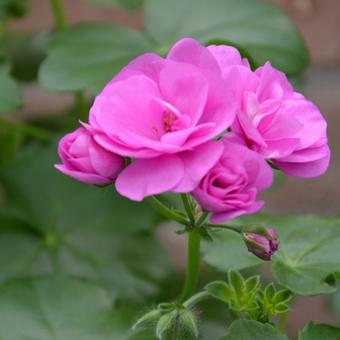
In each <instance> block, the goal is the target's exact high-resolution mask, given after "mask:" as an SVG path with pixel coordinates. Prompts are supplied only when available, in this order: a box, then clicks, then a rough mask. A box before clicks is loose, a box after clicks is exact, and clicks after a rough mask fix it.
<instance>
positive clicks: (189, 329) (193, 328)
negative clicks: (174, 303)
mask: <svg viewBox="0 0 340 340" xmlns="http://www.w3.org/2000/svg"><path fill="white" fill-rule="evenodd" d="M156 336H157V338H158V339H161V340H163V339H164V340H167V339H186V340H194V339H198V328H197V322H196V318H195V316H194V314H193V313H192V312H191V311H190V310H188V309H186V308H183V307H180V308H177V309H174V310H173V311H171V312H169V313H166V314H164V315H163V316H162V317H161V318H160V319H159V321H158V323H157V327H156Z"/></svg>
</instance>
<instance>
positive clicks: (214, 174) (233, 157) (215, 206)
mask: <svg viewBox="0 0 340 340" xmlns="http://www.w3.org/2000/svg"><path fill="white" fill-rule="evenodd" d="M223 143H224V152H223V154H222V156H221V158H220V159H219V161H218V162H217V163H216V164H215V165H214V167H213V168H212V169H211V170H210V171H209V172H208V173H207V174H206V175H205V176H204V178H203V179H202V180H201V182H200V183H199V185H198V187H197V188H196V189H195V190H194V191H193V196H194V197H195V198H196V200H197V201H198V203H199V204H200V205H201V206H202V207H203V209H205V210H207V211H210V212H212V217H211V221H212V222H214V223H218V222H225V221H228V220H231V219H233V218H235V217H237V216H240V215H243V214H252V213H255V212H256V211H258V210H260V209H261V208H262V206H263V204H264V202H263V201H256V197H257V195H258V194H259V193H260V192H261V191H262V190H264V189H267V188H269V187H270V185H271V184H272V181H273V172H272V170H271V168H270V166H269V165H268V164H267V163H266V161H265V160H264V159H263V158H262V157H261V156H260V155H259V154H258V153H256V152H254V151H252V150H249V149H248V148H247V147H245V146H243V145H241V144H237V143H233V142H231V141H230V139H229V137H228V138H224V139H223Z"/></svg>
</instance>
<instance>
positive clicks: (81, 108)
mask: <svg viewBox="0 0 340 340" xmlns="http://www.w3.org/2000/svg"><path fill="white" fill-rule="evenodd" d="M75 102H76V109H77V111H78V112H79V116H80V118H81V120H82V121H84V122H87V120H88V114H87V107H86V102H85V96H84V92H83V91H78V92H76V94H75Z"/></svg>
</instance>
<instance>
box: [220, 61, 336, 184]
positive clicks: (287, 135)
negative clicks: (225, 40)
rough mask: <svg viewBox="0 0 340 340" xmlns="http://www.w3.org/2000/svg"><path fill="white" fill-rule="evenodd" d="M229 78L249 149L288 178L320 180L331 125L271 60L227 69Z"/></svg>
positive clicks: (236, 128) (238, 126) (238, 127)
mask: <svg viewBox="0 0 340 340" xmlns="http://www.w3.org/2000/svg"><path fill="white" fill-rule="evenodd" d="M215 57H216V55H215ZM217 57H219V56H217ZM220 63H221V62H220ZM223 78H224V79H225V80H226V83H227V84H228V86H232V88H233V90H234V91H235V94H236V98H237V102H238V105H239V107H238V113H237V119H236V120H235V123H234V124H233V127H232V130H233V131H234V132H235V133H237V134H239V135H240V136H242V138H243V139H244V142H245V144H246V145H248V147H249V148H251V149H252V150H254V151H256V152H258V153H260V154H261V155H262V156H263V157H264V158H266V159H271V160H272V161H273V163H274V164H275V165H276V166H277V167H278V168H279V169H280V170H282V171H283V172H285V173H286V174H288V175H292V176H297V177H314V176H319V175H321V174H322V173H324V172H325V171H326V169H327V168H328V165H329V160H330V151H329V147H328V142H327V132H326V129H327V123H326V121H325V119H324V118H323V116H322V115H321V113H320V111H319V109H318V108H317V107H316V106H315V105H314V104H313V103H312V102H311V101H309V100H308V99H306V98H305V97H304V96H303V95H302V94H300V93H298V92H295V91H294V89H293V87H292V85H291V84H290V83H289V81H288V79H287V77H286V76H285V74H284V73H282V72H280V71H278V70H276V69H275V68H273V67H272V66H271V64H270V63H269V62H267V63H266V64H265V65H264V66H262V67H259V68H258V69H257V70H256V71H255V72H253V71H252V70H251V69H250V68H249V67H247V66H244V65H240V64H239V65H238V66H230V67H228V66H225V67H224V68H223Z"/></svg>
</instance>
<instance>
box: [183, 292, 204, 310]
mask: <svg viewBox="0 0 340 340" xmlns="http://www.w3.org/2000/svg"><path fill="white" fill-rule="evenodd" d="M209 297H210V295H209V294H208V293H207V292H199V293H197V294H195V295H193V296H191V297H190V298H189V299H188V300H186V301H185V302H184V303H183V306H184V307H186V308H188V309H190V308H192V307H194V306H196V305H197V304H198V303H200V302H201V301H203V300H206V299H208V298H209Z"/></svg>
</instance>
